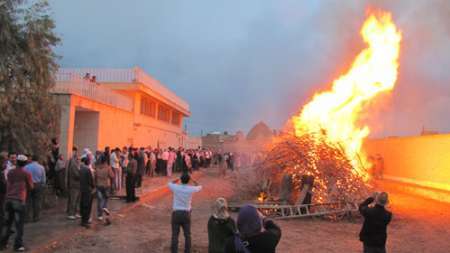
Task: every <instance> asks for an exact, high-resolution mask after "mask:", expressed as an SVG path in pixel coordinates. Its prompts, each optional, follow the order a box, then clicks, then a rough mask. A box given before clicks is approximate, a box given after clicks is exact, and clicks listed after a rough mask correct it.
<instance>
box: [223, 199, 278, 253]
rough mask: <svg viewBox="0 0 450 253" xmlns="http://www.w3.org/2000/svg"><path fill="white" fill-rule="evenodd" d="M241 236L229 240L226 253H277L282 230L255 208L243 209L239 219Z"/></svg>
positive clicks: (238, 225)
mask: <svg viewBox="0 0 450 253" xmlns="http://www.w3.org/2000/svg"><path fill="white" fill-rule="evenodd" d="M237 227H238V231H239V234H238V235H235V236H234V237H233V238H230V239H228V240H227V242H226V244H225V253H237V252H238V253H275V252H276V247H277V245H278V242H279V241H280V238H281V229H280V227H278V225H276V224H275V223H274V222H273V221H272V220H269V219H267V218H265V217H264V216H263V215H262V214H261V213H260V212H259V211H258V210H257V209H256V208H255V207H254V206H251V205H246V206H243V207H241V209H240V210H239V215H238V219H237Z"/></svg>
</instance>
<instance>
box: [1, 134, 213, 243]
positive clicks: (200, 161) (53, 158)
mask: <svg viewBox="0 0 450 253" xmlns="http://www.w3.org/2000/svg"><path fill="white" fill-rule="evenodd" d="M213 157H216V155H215V154H213V152H211V151H210V150H206V149H201V148H198V149H189V150H185V149H183V148H178V149H174V148H167V149H160V148H155V149H152V148H151V147H147V148H144V147H141V148H133V147H122V148H114V149H110V147H106V148H105V149H104V150H103V151H96V152H91V151H90V150H89V149H87V148H85V149H83V150H82V151H81V152H80V151H79V150H78V148H77V147H73V149H72V152H71V157H70V158H69V159H67V160H66V159H65V158H64V156H63V155H62V154H60V152H59V145H58V142H57V140H56V139H53V140H52V148H51V150H50V152H49V154H48V156H47V157H44V158H42V157H39V156H38V155H29V154H19V153H16V152H9V153H7V152H1V154H0V166H1V173H0V227H1V230H0V250H1V249H4V248H6V247H7V244H8V240H9V237H10V235H11V234H13V233H15V235H16V239H15V242H14V249H15V250H16V251H24V250H25V247H24V245H23V231H24V223H25V222H38V221H39V220H40V213H41V208H42V203H43V197H44V195H45V194H52V193H51V192H52V190H53V191H54V193H55V194H56V195H57V196H59V197H60V198H67V208H66V212H67V219H68V220H77V219H80V225H81V226H83V227H86V228H89V227H90V224H91V222H92V217H91V213H92V212H91V211H92V210H91V209H92V206H93V205H92V204H93V201H94V199H97V210H96V218H97V219H98V220H99V221H104V222H105V224H108V223H109V219H108V218H107V216H108V215H109V213H110V212H109V210H108V199H109V197H110V196H116V197H117V198H119V199H121V198H123V199H124V200H125V201H126V202H135V201H137V200H138V199H139V198H138V197H137V196H136V188H140V187H142V185H143V178H144V177H156V176H168V177H170V176H172V173H174V172H184V173H192V172H193V171H195V170H199V168H200V167H204V168H208V167H210V166H211V164H212V163H213V162H214V163H216V162H217V161H216V160H214V159H213ZM213 160H214V161H213ZM13 224H15V231H14V230H13V229H12V225H13ZM13 231H14V232H13Z"/></svg>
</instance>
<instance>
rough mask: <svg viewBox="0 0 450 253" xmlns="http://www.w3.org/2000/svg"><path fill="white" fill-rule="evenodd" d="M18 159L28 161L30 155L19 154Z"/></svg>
mask: <svg viewBox="0 0 450 253" xmlns="http://www.w3.org/2000/svg"><path fill="white" fill-rule="evenodd" d="M17 161H22V162H26V161H28V157H27V156H26V155H22V154H20V155H18V156H17Z"/></svg>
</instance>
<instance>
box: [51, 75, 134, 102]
mask: <svg viewBox="0 0 450 253" xmlns="http://www.w3.org/2000/svg"><path fill="white" fill-rule="evenodd" d="M51 92H52V93H55V94H74V95H78V96H81V97H86V98H89V99H92V100H94V101H96V102H99V103H103V104H107V105H110V106H113V107H117V108H120V109H123V110H127V111H133V100H132V99H131V98H129V97H127V96H124V95H121V94H119V93H117V92H115V91H114V90H112V89H110V88H108V87H104V86H102V85H99V84H96V83H93V82H90V81H88V80H84V79H82V78H81V77H80V76H79V75H78V74H75V73H68V72H66V73H64V72H59V73H58V74H57V76H56V85H55V87H54V88H53V89H52V91H51Z"/></svg>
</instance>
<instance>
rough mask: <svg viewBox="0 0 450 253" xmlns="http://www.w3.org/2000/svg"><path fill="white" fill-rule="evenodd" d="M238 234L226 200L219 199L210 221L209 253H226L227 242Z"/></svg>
mask: <svg viewBox="0 0 450 253" xmlns="http://www.w3.org/2000/svg"><path fill="white" fill-rule="evenodd" d="M235 233H236V224H235V222H234V220H233V219H232V218H231V217H230V214H229V213H228V204H227V201H226V199H224V198H218V199H217V200H216V202H215V203H214V206H213V214H212V215H211V217H210V218H209V221H208V253H224V252H225V242H226V241H227V240H228V239H229V238H231V237H233V235H234V234H235Z"/></svg>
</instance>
